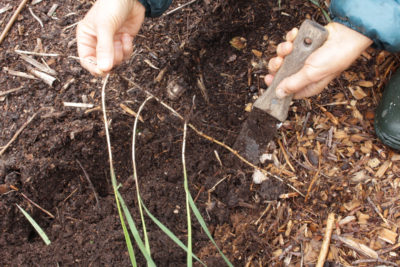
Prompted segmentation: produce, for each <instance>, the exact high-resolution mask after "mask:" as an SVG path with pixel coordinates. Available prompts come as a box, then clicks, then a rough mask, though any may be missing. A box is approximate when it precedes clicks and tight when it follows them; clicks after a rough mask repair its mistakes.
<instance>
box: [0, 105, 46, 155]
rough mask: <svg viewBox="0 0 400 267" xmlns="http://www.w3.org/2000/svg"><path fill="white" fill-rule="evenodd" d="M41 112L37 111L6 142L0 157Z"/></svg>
mask: <svg viewBox="0 0 400 267" xmlns="http://www.w3.org/2000/svg"><path fill="white" fill-rule="evenodd" d="M40 111H41V109H39V111H37V112H36V113H35V114H33V115H32V116H31V117H30V118H29V119H28V120H27V121H26V122H25V123H24V124H23V125H22V126H21V128H19V129H18V131H17V132H16V133H15V134H14V136H13V137H12V138H11V140H10V141H8V143H7V144H6V145H5V146H4V147H3V148H2V149H1V151H0V156H2V155H3V154H4V152H6V150H7V149H8V148H9V147H10V146H11V144H12V143H13V142H14V141H15V140H17V138H18V136H19V135H20V134H21V133H22V131H23V130H24V129H25V128H26V126H28V125H29V123H31V122H32V121H33V119H34V118H35V117H36V116H37V115H38V114H39V112H40Z"/></svg>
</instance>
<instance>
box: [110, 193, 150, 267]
mask: <svg viewBox="0 0 400 267" xmlns="http://www.w3.org/2000/svg"><path fill="white" fill-rule="evenodd" d="M117 195H118V199H119V201H120V202H121V207H122V209H123V211H124V214H125V218H126V221H127V222H128V225H129V228H130V230H131V232H132V235H133V238H134V239H135V242H136V244H137V245H138V247H139V249H140V251H141V252H142V254H143V256H144V257H145V258H146V261H147V266H151V267H153V266H154V267H155V266H156V264H155V263H154V261H153V259H152V258H151V255H150V254H149V253H148V252H147V249H146V246H145V244H143V241H142V239H141V238H140V234H139V231H138V230H137V227H136V225H135V223H134V221H133V218H132V215H131V213H130V212H129V209H128V207H127V206H126V204H125V201H124V199H123V198H122V196H121V194H120V193H119V191H117Z"/></svg>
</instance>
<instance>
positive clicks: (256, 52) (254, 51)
mask: <svg viewBox="0 0 400 267" xmlns="http://www.w3.org/2000/svg"><path fill="white" fill-rule="evenodd" d="M251 52H252V53H253V54H254V55H255V56H256V57H258V58H261V57H262V52H260V51H258V50H256V49H252V50H251Z"/></svg>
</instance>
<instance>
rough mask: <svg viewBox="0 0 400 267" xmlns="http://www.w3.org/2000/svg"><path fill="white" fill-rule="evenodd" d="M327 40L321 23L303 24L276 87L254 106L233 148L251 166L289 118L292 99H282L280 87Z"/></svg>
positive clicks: (270, 87) (326, 33) (307, 21)
mask: <svg viewBox="0 0 400 267" xmlns="http://www.w3.org/2000/svg"><path fill="white" fill-rule="evenodd" d="M327 37H328V31H327V30H326V29H325V28H324V27H322V26H321V25H319V24H318V23H316V22H314V21H311V20H305V21H304V22H303V23H302V24H301V27H300V29H299V32H298V34H297V37H296V39H295V41H294V43H293V51H292V53H290V54H289V55H288V56H287V57H285V59H284V61H283V63H282V66H281V68H280V69H279V71H278V72H277V73H276V75H275V78H274V80H273V81H272V84H271V85H270V86H269V87H268V89H267V90H266V91H265V92H264V93H263V94H262V95H261V96H260V97H259V98H258V99H257V100H256V102H254V105H253V109H252V111H251V112H250V114H249V117H248V118H247V121H246V122H245V123H244V124H243V126H242V130H241V132H240V134H239V136H238V138H237V139H236V143H235V145H234V146H233V147H234V149H236V150H237V151H238V152H239V154H241V155H242V156H244V157H245V158H246V159H247V160H249V161H250V162H252V163H254V164H257V163H259V159H260V156H261V155H262V153H264V152H265V149H266V147H267V145H268V143H269V142H270V141H271V140H272V139H273V138H274V137H275V134H276V132H277V125H278V124H279V123H280V122H281V121H282V122H283V121H285V120H286V118H287V115H288V111H289V107H290V102H291V101H292V95H288V96H286V97H284V98H282V99H280V98H278V97H277V95H276V92H275V89H276V87H277V86H278V85H279V83H280V82H281V81H282V80H283V79H284V78H286V77H288V76H290V75H292V74H294V73H296V72H297V71H299V70H300V69H301V67H302V66H303V65H304V62H305V60H306V59H307V58H308V56H309V55H311V53H312V52H314V51H315V50H316V49H318V48H319V47H321V45H322V44H323V43H324V42H325V40H326V39H327Z"/></svg>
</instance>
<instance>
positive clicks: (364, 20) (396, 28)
mask: <svg viewBox="0 0 400 267" xmlns="http://www.w3.org/2000/svg"><path fill="white" fill-rule="evenodd" d="M330 12H331V16H332V18H333V21H335V22H339V23H341V24H343V25H346V26H347V27H350V28H352V29H353V30H356V31H358V32H360V33H362V34H364V35H365V36H367V37H369V38H370V39H371V40H373V41H374V45H373V46H374V47H375V48H378V49H385V50H387V51H390V52H399V51H400V0H332V1H331V5H330Z"/></svg>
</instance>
